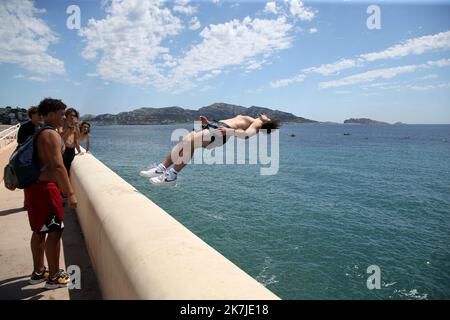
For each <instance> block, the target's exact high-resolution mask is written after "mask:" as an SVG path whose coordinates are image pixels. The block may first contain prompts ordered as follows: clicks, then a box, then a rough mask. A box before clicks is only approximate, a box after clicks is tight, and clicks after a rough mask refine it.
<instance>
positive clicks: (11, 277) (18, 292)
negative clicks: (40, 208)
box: [0, 181, 102, 300]
mask: <svg viewBox="0 0 450 320" xmlns="http://www.w3.org/2000/svg"><path fill="white" fill-rule="evenodd" d="M64 215H65V221H64V224H65V230H64V232H63V241H62V246H61V258H60V267H61V268H64V269H66V267H67V266H69V265H78V266H79V267H80V269H81V289H79V290H77V289H72V290H69V289H67V288H60V289H56V290H46V289H45V288H44V283H40V284H37V285H30V284H28V278H29V276H30V274H31V272H32V270H33V261H32V257H31V250H30V238H31V230H30V225H29V223H28V217H27V211H26V210H25V209H23V190H15V191H10V190H8V189H6V188H5V186H4V185H3V181H1V182H0V299H3V300H4V299H12V300H19V299H24V300H29V299H32V300H41V299H42V300H55V299H58V300H71V299H81V300H84V299H101V298H102V297H101V293H100V290H99V287H98V285H97V280H96V276H95V273H94V271H93V269H92V266H91V263H90V259H89V256H88V253H87V251H86V248H85V243H84V239H83V235H82V233H81V230H80V226H79V224H78V220H77V217H76V213H75V211H74V210H71V209H68V208H65V210H64ZM46 265H47V264H46Z"/></svg>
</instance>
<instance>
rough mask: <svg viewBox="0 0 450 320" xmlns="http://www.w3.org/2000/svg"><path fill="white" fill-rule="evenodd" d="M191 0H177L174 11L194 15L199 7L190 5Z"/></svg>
mask: <svg viewBox="0 0 450 320" xmlns="http://www.w3.org/2000/svg"><path fill="white" fill-rule="evenodd" d="M189 2H190V1H189V0H175V5H174V6H173V11H174V12H178V13H182V14H186V15H188V16H191V15H193V14H194V13H196V12H197V8H196V7H193V6H189V5H188V3H189Z"/></svg>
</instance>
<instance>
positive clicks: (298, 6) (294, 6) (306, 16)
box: [289, 0, 315, 21]
mask: <svg viewBox="0 0 450 320" xmlns="http://www.w3.org/2000/svg"><path fill="white" fill-rule="evenodd" d="M289 11H290V12H291V14H292V15H293V16H294V17H295V18H299V19H300V20H306V21H311V20H312V19H314V17H315V13H314V11H313V10H312V9H311V8H308V7H305V6H304V5H303V2H302V1H301V0H291V1H290V6H289Z"/></svg>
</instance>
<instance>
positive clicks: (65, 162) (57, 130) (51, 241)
mask: <svg viewBox="0 0 450 320" xmlns="http://www.w3.org/2000/svg"><path fill="white" fill-rule="evenodd" d="M28 116H29V118H30V120H29V121H28V122H27V123H25V124H23V125H21V126H20V128H19V132H18V135H17V142H18V144H19V147H20V145H21V144H23V143H24V142H26V141H27V140H28V139H35V140H34V145H35V148H36V149H35V150H36V152H37V157H38V161H39V167H40V175H39V178H38V180H37V181H36V182H35V183H33V184H32V185H31V186H28V187H26V188H25V189H24V194H25V199H24V205H25V207H26V209H27V211H28V218H29V222H30V226H31V230H32V231H33V234H32V236H31V243H30V244H31V253H32V256H33V265H34V270H33V273H32V275H31V277H30V279H29V282H30V284H37V283H40V282H44V281H45V282H46V283H45V288H47V289H55V288H60V287H67V286H68V285H69V283H70V276H69V275H68V274H67V273H66V272H65V271H64V270H63V269H60V268H59V256H60V248H61V235H62V231H63V230H64V222H63V217H64V214H63V197H64V198H65V199H66V201H67V205H68V207H70V208H76V207H77V203H78V200H77V197H76V195H75V192H74V189H73V187H72V184H71V182H70V179H69V175H70V167H71V164H72V161H73V159H74V157H75V150H76V151H77V154H78V155H83V152H82V151H81V148H80V143H81V142H82V141H86V152H89V151H90V136H89V132H90V127H91V125H90V124H89V123H88V122H83V123H81V125H78V118H79V113H78V111H77V110H75V109H74V108H68V109H66V105H65V104H64V103H63V102H62V101H61V100H57V99H51V98H46V99H44V100H42V101H41V102H40V104H39V106H38V107H31V108H30V109H28ZM44 254H45V256H46V257H47V262H48V268H47V267H46V266H45V264H44Z"/></svg>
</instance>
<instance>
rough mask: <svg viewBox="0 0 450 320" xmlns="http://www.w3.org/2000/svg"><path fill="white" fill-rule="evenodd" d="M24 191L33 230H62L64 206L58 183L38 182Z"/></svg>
mask: <svg viewBox="0 0 450 320" xmlns="http://www.w3.org/2000/svg"><path fill="white" fill-rule="evenodd" d="M24 191H25V202H26V204H27V208H28V219H29V220H30V226H31V230H33V231H35V232H40V233H47V232H52V231H62V230H63V229H64V223H63V217H64V215H63V206H62V198H61V193H60V192H61V191H60V190H59V188H58V186H57V185H56V183H54V182H36V183H34V184H33V185H31V186H30V187H28V188H25V190H24Z"/></svg>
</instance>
